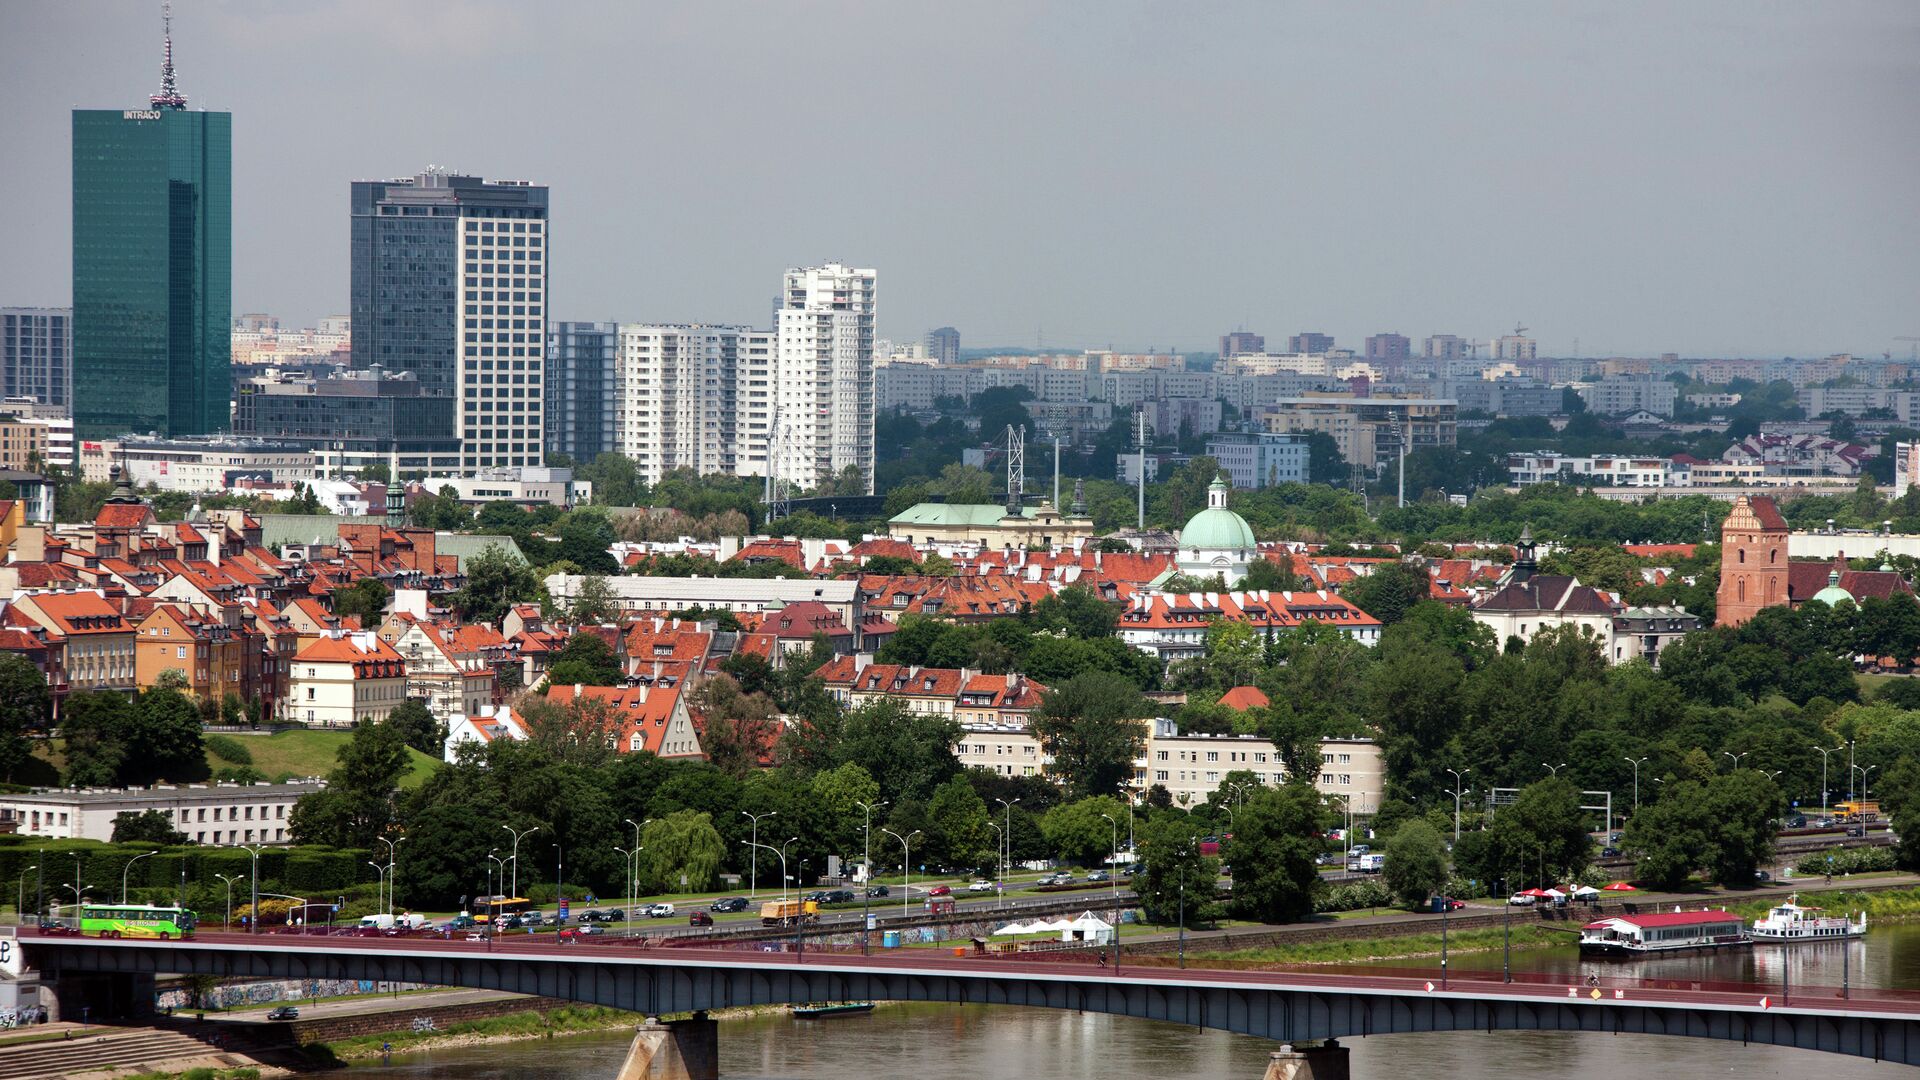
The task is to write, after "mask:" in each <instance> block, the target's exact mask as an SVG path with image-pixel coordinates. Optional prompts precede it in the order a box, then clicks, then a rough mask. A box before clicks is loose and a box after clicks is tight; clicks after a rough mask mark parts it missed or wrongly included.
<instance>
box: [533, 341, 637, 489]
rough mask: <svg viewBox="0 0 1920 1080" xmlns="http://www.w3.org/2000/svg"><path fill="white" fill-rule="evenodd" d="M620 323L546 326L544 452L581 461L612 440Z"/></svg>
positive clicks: (607, 446)
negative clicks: (545, 430) (545, 427)
mask: <svg viewBox="0 0 1920 1080" xmlns="http://www.w3.org/2000/svg"><path fill="white" fill-rule="evenodd" d="M619 338H620V327H619V324H617V323H610V322H549V323H548V324H547V372H546V374H547V408H546V425H547V450H548V451H549V452H551V453H555V454H566V455H567V456H568V457H571V458H572V459H573V460H575V461H577V462H579V463H580V464H582V465H584V464H587V463H588V462H591V461H592V460H593V459H594V458H596V457H599V456H600V455H601V454H604V453H607V452H609V451H611V450H612V449H613V448H614V446H615V445H616V443H617V441H618V440H617V439H616V437H615V433H614V416H615V414H616V412H617V411H618V409H617V406H616V405H615V402H614V400H613V396H612V395H613V390H614V386H615V378H614V363H615V360H616V358H617V356H618V352H619Z"/></svg>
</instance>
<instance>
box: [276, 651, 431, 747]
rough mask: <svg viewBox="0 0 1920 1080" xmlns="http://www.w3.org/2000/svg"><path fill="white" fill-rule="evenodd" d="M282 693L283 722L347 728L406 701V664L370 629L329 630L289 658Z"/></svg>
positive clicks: (379, 717)
mask: <svg viewBox="0 0 1920 1080" xmlns="http://www.w3.org/2000/svg"><path fill="white" fill-rule="evenodd" d="M287 689H288V693H287V697H288V705H287V718H288V719H290V720H293V721H295V722H297V723H303V724H306V725H308V726H310V727H345V728H350V727H352V726H354V725H355V724H358V723H360V722H361V721H363V720H364V721H369V722H378V721H381V720H385V719H386V718H387V714H388V713H391V712H392V711H393V710H394V709H396V708H398V707H399V706H400V703H401V702H403V701H405V700H406V699H407V665H406V662H405V661H404V660H402V659H401V658H400V654H399V653H398V652H395V651H394V648H393V646H391V645H389V644H387V643H386V642H384V641H382V640H380V637H379V635H378V634H375V633H374V632H373V631H371V630H334V631H329V632H328V633H327V634H326V635H325V636H324V637H321V638H320V639H318V640H317V641H315V642H313V644H311V645H308V646H306V647H305V648H303V649H301V650H300V651H299V652H297V653H295V654H294V657H293V672H292V674H291V675H290V676H289V678H288V680H287Z"/></svg>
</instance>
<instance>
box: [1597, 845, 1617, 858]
mask: <svg viewBox="0 0 1920 1080" xmlns="http://www.w3.org/2000/svg"><path fill="white" fill-rule="evenodd" d="M1600 857H1601V858H1603V859H1617V858H1619V857H1620V849H1619V848H1617V847H1614V846H1613V845H1612V844H1608V845H1607V846H1606V847H1603V848H1601V849H1600Z"/></svg>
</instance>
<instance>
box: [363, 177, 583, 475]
mask: <svg viewBox="0 0 1920 1080" xmlns="http://www.w3.org/2000/svg"><path fill="white" fill-rule="evenodd" d="M352 214H353V243H352V259H353V284H352V291H351V298H350V308H351V314H352V317H353V366H354V367H356V368H368V367H373V366H375V365H378V366H380V367H382V368H384V369H386V370H387V371H392V372H412V373H413V374H414V376H415V377H416V378H417V379H419V382H420V393H421V394H422V395H423V396H426V397H450V398H453V399H454V400H455V402H456V407H455V409H454V413H453V424H454V430H453V431H452V432H450V433H449V434H451V435H452V436H454V437H456V438H458V439H459V440H460V452H459V454H458V455H457V458H455V459H451V460H442V459H439V458H436V459H435V460H434V462H433V465H432V467H433V468H434V469H443V468H447V469H458V470H460V471H461V472H469V473H470V472H472V471H474V470H476V469H485V468H498V467H507V468H513V467H518V466H522V465H539V464H541V463H542V461H543V458H544V455H543V453H542V450H541V444H542V442H543V439H544V435H545V432H544V430H543V424H542V420H541V416H542V414H543V412H544V409H543V407H542V406H543V404H544V401H545V397H546V394H545V390H544V389H543V385H544V383H543V379H542V376H543V374H544V371H545V362H544V356H545V351H546V338H547V331H546V326H547V321H546V314H545V313H546V307H547V299H546V296H547V258H546V256H547V246H546V241H547V189H546V188H544V187H537V186H534V185H531V184H528V183H525V182H523V181H500V182H494V183H489V182H487V181H485V180H482V179H480V178H479V177H474V176H455V175H451V174H449V173H444V172H439V171H435V170H429V171H427V172H424V173H421V174H420V175H418V176H412V177H404V178H401V179H398V180H356V181H354V183H353V200H352Z"/></svg>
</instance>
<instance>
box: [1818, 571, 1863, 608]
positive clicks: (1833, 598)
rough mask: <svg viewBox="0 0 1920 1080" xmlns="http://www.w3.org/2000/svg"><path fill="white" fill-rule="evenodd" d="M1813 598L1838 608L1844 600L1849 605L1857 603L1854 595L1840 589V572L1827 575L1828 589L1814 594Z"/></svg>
mask: <svg viewBox="0 0 1920 1080" xmlns="http://www.w3.org/2000/svg"><path fill="white" fill-rule="evenodd" d="M1813 598H1814V599H1815V600H1818V601H1820V602H1821V603H1823V604H1825V605H1827V606H1828V607H1836V606H1838V605H1839V603H1840V601H1842V600H1845V601H1846V602H1847V603H1849V604H1851V603H1854V602H1855V601H1854V599H1853V594H1852V593H1850V592H1848V591H1847V590H1845V589H1843V588H1841V587H1840V571H1838V570H1835V571H1833V572H1832V573H1830V574H1828V575H1827V587H1826V588H1824V589H1821V590H1820V591H1819V592H1817V593H1814V594H1813Z"/></svg>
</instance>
